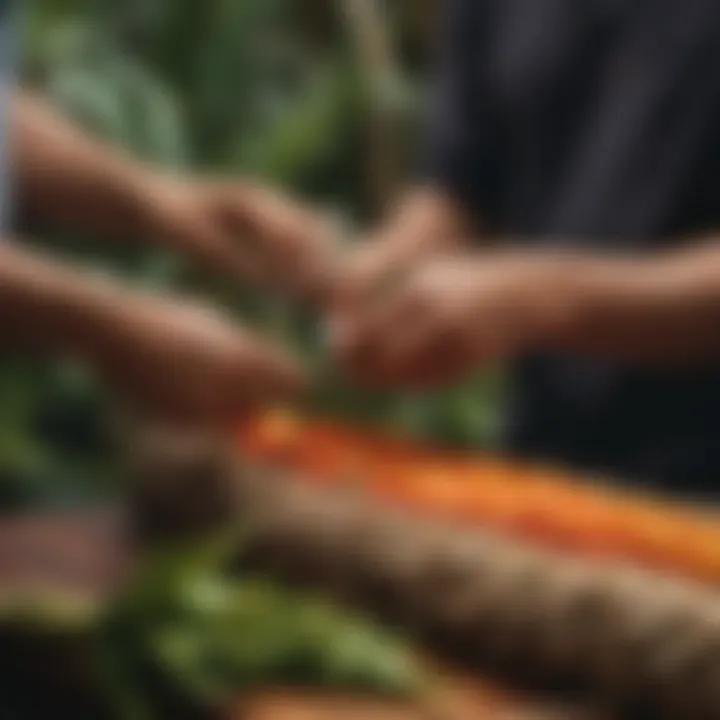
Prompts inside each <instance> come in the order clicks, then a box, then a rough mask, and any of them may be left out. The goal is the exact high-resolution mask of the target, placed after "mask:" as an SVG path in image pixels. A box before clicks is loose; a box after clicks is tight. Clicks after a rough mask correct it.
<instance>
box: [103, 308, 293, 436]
mask: <svg viewBox="0 0 720 720" xmlns="http://www.w3.org/2000/svg"><path fill="white" fill-rule="evenodd" d="M95 345H96V350H95V353H94V357H93V358H91V359H92V360H94V361H95V364H96V366H97V367H98V369H99V371H100V373H101V375H102V376H103V377H104V379H105V380H106V381H108V383H109V384H110V385H111V386H112V387H113V388H116V389H117V390H118V391H121V392H122V393H124V395H125V400H126V402H128V404H129V405H130V407H131V408H133V409H137V410H139V411H142V412H143V413H145V414H146V415H149V416H151V417H152V418H157V419H161V420H171V421H175V422H183V423H188V422H189V423H193V424H199V425H209V426H216V425H222V424H224V423H232V422H234V421H235V420H237V419H238V418H239V417H241V416H243V415H244V414H245V413H248V412H251V411H253V410H256V409H258V408H260V407H262V406H266V405H268V404H271V403H273V402H275V401H280V400H285V399H286V398H290V397H293V396H295V395H296V394H297V393H298V392H300V391H301V390H302V388H303V384H304V378H303V374H302V372H301V370H300V368H299V367H298V366H297V365H296V364H295V363H294V362H293V361H292V359H290V358H289V357H287V356H285V355H284V353H283V352H282V351H281V350H280V349H278V348H276V347H273V346H272V345H270V344H269V343H268V342H265V341H264V340H262V339H260V338H258V337H256V336H254V335H253V334H251V333H250V332H248V331H247V330H244V329H242V328H239V327H237V326H236V325H233V324H232V323H231V322H230V321H229V320H227V319H226V318H224V317H223V316H222V315H220V314H219V313H217V312H215V311H214V310H213V309H211V308H207V307H204V306H201V305H194V304H190V303H187V302H182V303H181V302H178V301H169V300H166V299H161V298H156V297H148V296H145V297H139V296H133V297H131V298H125V299H124V300H123V302H122V303H117V304H116V307H115V310H114V312H113V314H112V322H111V323H109V324H108V325H107V326H106V328H105V329H104V339H103V341H102V342H98V343H96V344H95Z"/></svg>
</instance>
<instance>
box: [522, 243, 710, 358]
mask: <svg viewBox="0 0 720 720" xmlns="http://www.w3.org/2000/svg"><path fill="white" fill-rule="evenodd" d="M545 288H546V292H547V293H548V295H550V296H551V300H552V295H553V294H554V295H555V300H556V301H557V302H550V303H548V305H547V307H548V308H550V309H551V311H554V312H555V315H554V322H551V323H550V324H549V327H550V328H551V329H550V331H549V333H548V334H547V338H546V339H547V345H548V346H550V347H551V349H560V350H564V351H571V352H578V353H582V354H588V355H592V356H598V357H605V358H608V359H612V360H622V361H629V362H642V363H651V364H653V363H658V364H685V363H691V364H692V363H705V362H709V361H716V360H718V359H720V243H714V244H708V245H705V246H703V247H695V248H690V249H687V250H685V249H683V250H680V251H673V252H665V253H660V254H657V255H654V256H652V257H649V258H643V257H638V258H618V259H605V258H592V257H590V258H588V257H570V258H564V259H561V260H560V261H559V262H558V263H555V268H554V270H552V271H551V273H550V274H548V275H547V278H546V286H545ZM538 300H539V298H538ZM531 302H532V300H531Z"/></svg>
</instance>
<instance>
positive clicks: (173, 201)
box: [144, 175, 339, 302]
mask: <svg viewBox="0 0 720 720" xmlns="http://www.w3.org/2000/svg"><path fill="white" fill-rule="evenodd" d="M147 185H148V191H147V192H146V197H147V201H146V202H145V207H146V208H147V211H146V221H145V223H144V226H145V227H146V230H147V233H148V235H149V239H150V240H151V241H154V242H157V241H160V242H162V243H164V244H166V245H167V246H168V247H170V248H171V249H173V250H177V251H179V252H181V253H183V254H185V255H186V256H187V257H189V258H190V259H191V260H194V261H196V262H198V263H199V264H200V265H203V266H205V267H207V268H209V269H211V270H214V271H219V272H222V273H224V274H226V275H229V276H233V277H239V278H242V279H243V280H245V281H249V282H251V283H255V284H262V285H268V286H270V287H272V288H273V289H276V290H278V291H282V292H284V293H288V294H290V295H292V296H293V297H297V298H300V299H303V300H308V301H311V302H317V301H319V300H321V299H322V298H323V297H324V295H325V293H326V291H327V287H328V283H329V282H330V281H331V276H332V272H333V269H334V266H335V258H336V253H337V251H338V249H339V247H338V246H339V243H337V242H336V241H335V239H334V238H333V237H332V233H331V231H330V227H329V223H326V222H323V220H322V219H321V218H320V217H319V215H317V214H315V213H314V212H312V211H311V210H309V209H307V208H305V207H302V206H301V205H300V204H298V203H295V202H294V201H292V200H290V199H288V198H286V197H283V196H282V195H280V194H278V193H275V192H273V191H270V190H267V189H265V188H262V187H260V186H257V185H251V184H243V183H238V182H230V183H219V182H203V181H195V180H184V179H178V178H176V177H169V176H168V177H165V176H159V175H158V176H153V177H152V180H151V181H150V182H148V183H147Z"/></svg>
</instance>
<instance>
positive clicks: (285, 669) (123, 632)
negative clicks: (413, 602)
mask: <svg viewBox="0 0 720 720" xmlns="http://www.w3.org/2000/svg"><path fill="white" fill-rule="evenodd" d="M237 547H238V541H237V534H236V533H235V532H231V533H229V534H228V535H226V536H224V537H221V538H220V539H219V540H217V541H214V542H211V543H209V544H208V545H206V546H203V547H201V548H200V550H197V549H196V550H194V551H191V552H189V553H188V552H185V553H177V552H175V553H162V554H159V555H157V556H155V557H153V558H152V559H150V560H149V561H148V562H147V564H146V565H145V566H144V567H143V568H141V570H140V571H139V573H138V576H137V577H136V579H135V581H134V582H133V583H132V584H131V586H130V588H129V590H128V592H127V593H126V594H124V595H123V596H122V597H121V598H120V599H119V601H118V602H117V603H115V604H113V606H112V607H111V608H110V610H109V612H108V613H107V614H106V616H105V618H104V620H103V622H102V632H101V638H102V645H101V647H102V649H103V657H104V664H103V667H104V668H105V670H106V671H107V672H106V679H112V681H113V687H114V688H115V693H114V694H113V696H115V695H117V701H118V702H122V703H125V716H126V717H127V720H136V719H137V718H142V717H148V718H149V717H151V716H152V711H151V703H150V701H149V692H148V687H147V685H148V678H151V677H152V675H153V674H154V675H155V676H156V677H157V676H158V675H159V676H160V679H161V682H162V683H163V684H164V686H165V687H169V688H171V689H172V690H174V691H175V692H178V693H184V694H185V695H187V696H189V697H190V698H191V699H192V700H193V701H194V702H196V703H199V704H201V705H202V706H206V707H220V706H223V705H224V704H225V703H226V702H227V701H228V700H230V699H231V698H232V697H233V695H234V694H236V693H237V692H238V691H239V690H242V689H245V688H248V687H255V686H258V685H259V686H272V685H285V686H288V685H314V686H328V687H340V688H346V689H348V688H350V689H353V688H354V689H359V690H365V691H370V692H375V693H378V692H379V693H383V694H387V693H390V694H393V695H400V696H408V697H409V696H412V695H413V694H414V693H416V692H417V691H418V690H419V688H420V687H421V684H422V683H421V681H422V679H423V678H422V675H421V673H420V670H419V668H418V666H417V665H416V663H415V661H414V659H413V657H412V655H411V654H410V651H409V649H408V648H407V647H406V646H405V645H404V644H403V643H402V642H400V641H399V640H397V639H395V638H394V637H392V636H391V635H388V634H385V633H384V632H382V631H380V630H379V629H377V628H375V627H374V626H373V625H372V624H371V623H369V622H367V621H365V620H363V619H360V618H354V617H350V616H348V615H347V614H345V613H343V612H340V611H339V610H337V609H335V608H333V607H331V606H330V605H328V604H327V603H325V602H321V601H319V600H315V599H313V598H308V597H301V596H298V595H297V594H294V593H289V592H288V591H284V590H281V589H279V588H278V587H276V586H274V585H272V584H269V583H267V582H263V581H260V580H251V579H240V580H237V579H232V578H231V577H230V576H229V575H228V574H227V573H225V572H224V569H225V568H224V566H225V565H227V563H228V561H229V559H231V557H232V556H233V555H234V552H235V551H236V550H237ZM153 671H154V672H153Z"/></svg>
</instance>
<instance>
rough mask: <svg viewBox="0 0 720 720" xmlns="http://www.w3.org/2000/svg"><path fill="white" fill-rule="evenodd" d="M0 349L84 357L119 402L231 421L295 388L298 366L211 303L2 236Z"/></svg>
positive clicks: (166, 414)
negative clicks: (144, 289)
mask: <svg viewBox="0 0 720 720" xmlns="http://www.w3.org/2000/svg"><path fill="white" fill-rule="evenodd" d="M0 351H12V352H18V351H20V352H23V351H24V352H35V353H42V354H43V355H44V354H53V355H57V354H61V355H67V356H71V357H73V358H76V359H79V360H82V361H84V362H87V363H89V364H90V365H92V366H93V368H94V369H95V370H96V371H98V373H99V374H100V376H101V377H102V378H103V380H105V381H107V382H108V383H109V384H110V385H111V386H112V387H113V389H115V390H116V391H118V392H119V393H120V394H121V397H122V398H123V401H124V402H125V403H127V404H128V405H129V406H131V407H134V409H136V410H140V411H142V412H144V413H149V414H150V415H151V416H157V417H160V418H161V419H163V420H167V419H170V420H172V421H180V422H193V423H203V424H205V423H209V424H216V423H222V424H223V425H229V426H231V425H232V424H233V423H234V422H237V420H238V418H239V417H241V416H242V414H243V413H245V412H247V411H249V410H253V409H254V408H257V407H260V406H264V405H266V404H268V403H270V404H271V403H272V402H274V401H276V400H279V399H284V398H286V397H288V396H290V395H293V394H294V393H296V392H297V391H298V390H299V389H300V388H301V386H302V382H303V377H302V373H301V371H300V368H299V367H297V366H296V365H295V363H294V362H293V360H292V359H291V358H289V357H287V356H286V355H285V354H284V353H283V352H282V351H281V350H280V349H278V348H275V347H273V346H271V345H269V344H267V343H265V342H263V341H262V340H261V339H259V338H256V337H253V336H251V335H249V334H248V333H247V332H246V331H244V330H243V329H242V328H239V327H237V326H236V325H234V324H233V323H232V322H230V321H229V320H228V319H227V318H224V317H222V316H221V315H219V314H217V313H216V312H214V311H212V310H210V309H206V308H202V307H197V306H195V305H189V304H186V303H182V302H179V301H168V300H164V299H162V298H157V297H154V296H150V295H143V294H140V293H134V292H130V291H128V290H126V289H124V288H122V287H121V286H118V285H116V284H114V283H112V282H109V281H107V280H103V279H100V278H96V277H93V276H91V275H89V274H87V273H83V272H79V271H76V270H73V269H72V268H70V267H67V266H64V265H61V264H59V263H56V262H51V261H49V260H48V259H46V258H44V257H43V256H40V255H37V254H34V253H30V252H27V251H25V250H20V249H18V248H16V247H14V246H13V245H12V244H10V243H5V244H3V245H0Z"/></svg>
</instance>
